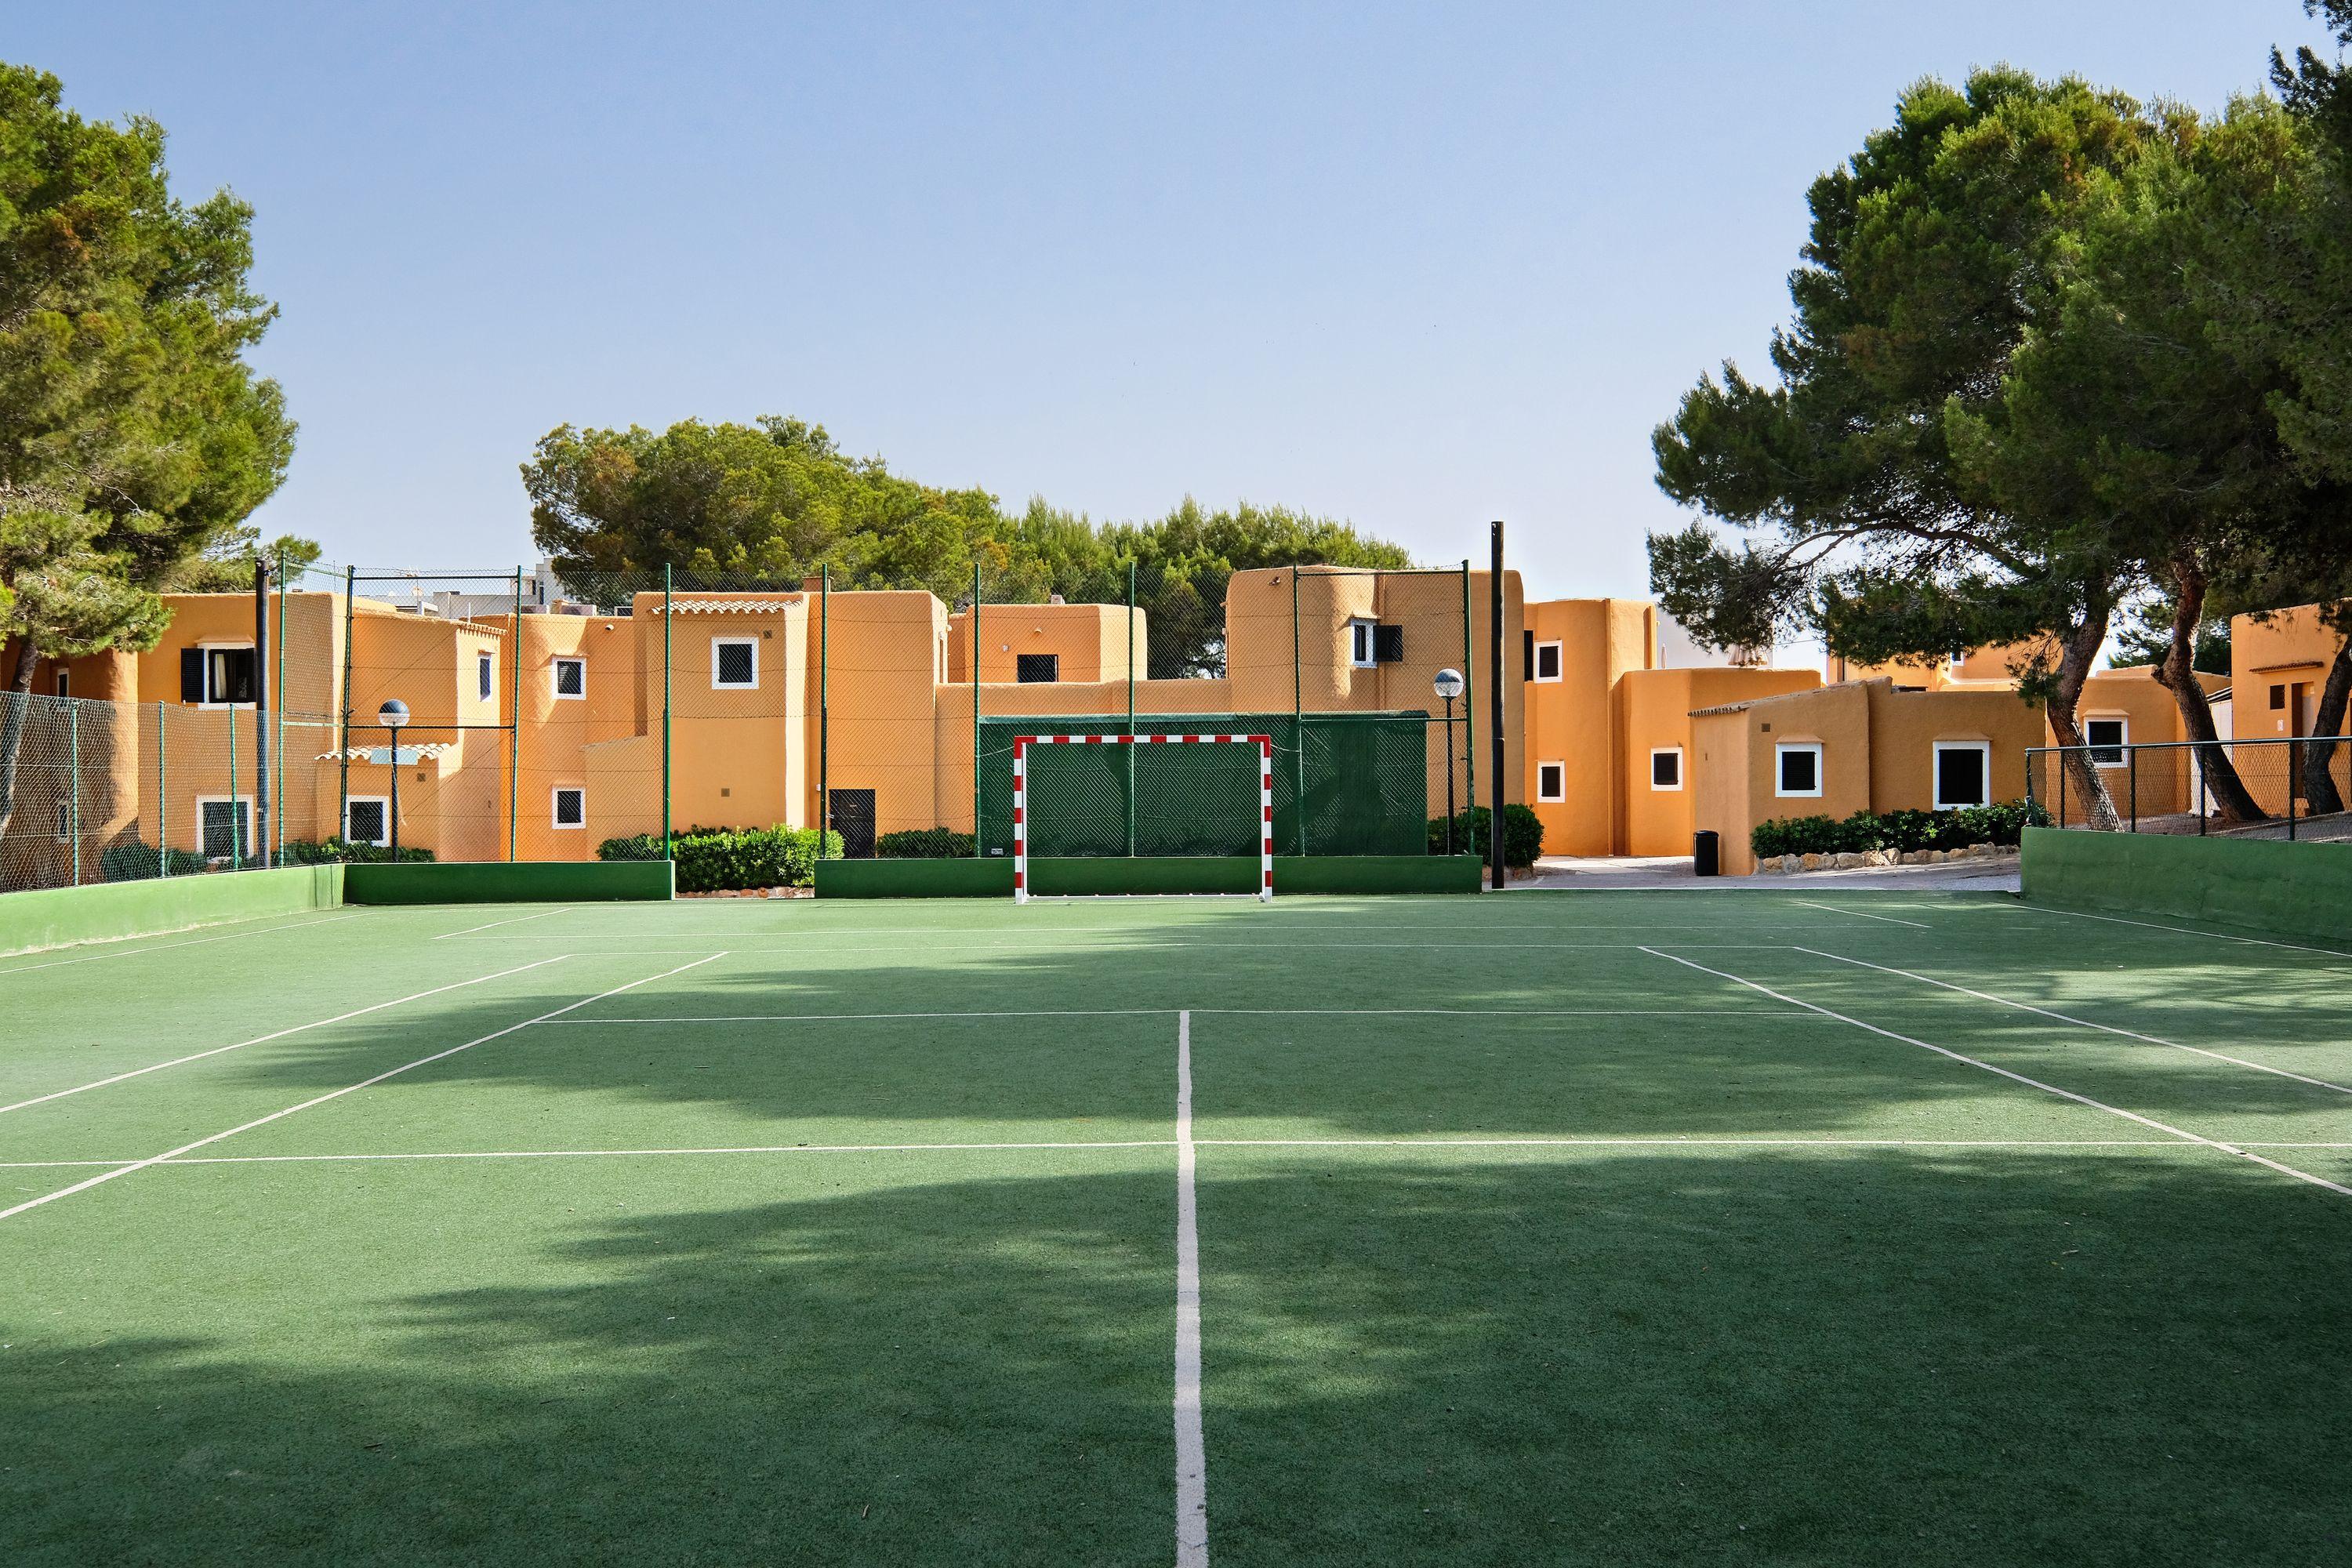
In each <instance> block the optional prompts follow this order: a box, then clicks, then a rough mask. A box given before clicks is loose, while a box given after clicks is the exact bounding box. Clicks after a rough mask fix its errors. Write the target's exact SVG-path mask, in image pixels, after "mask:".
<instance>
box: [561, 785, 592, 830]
mask: <svg viewBox="0 0 2352 1568" xmlns="http://www.w3.org/2000/svg"><path fill="white" fill-rule="evenodd" d="M555 826H558V827H585V826H588V792H587V791H586V790H583V789H558V790H557V791H556V792H555Z"/></svg>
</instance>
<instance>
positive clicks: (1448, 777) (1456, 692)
mask: <svg viewBox="0 0 2352 1568" xmlns="http://www.w3.org/2000/svg"><path fill="white" fill-rule="evenodd" d="M1436 686H1437V694H1438V695H1439V696H1440V697H1443V698H1444V699H1445V852H1446V853H1447V854H1448V855H1451V854H1453V853H1454V699H1455V698H1457V697H1459V696H1461V695H1462V672H1461V671H1460V670H1458V669H1441V670H1439V671H1438V672H1437V681H1436Z"/></svg>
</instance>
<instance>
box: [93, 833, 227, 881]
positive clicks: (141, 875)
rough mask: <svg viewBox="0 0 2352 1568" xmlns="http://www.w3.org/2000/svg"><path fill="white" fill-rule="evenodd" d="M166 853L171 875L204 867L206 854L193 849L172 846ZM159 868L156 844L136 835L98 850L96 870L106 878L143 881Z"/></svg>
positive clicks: (187, 874) (190, 873) (183, 874)
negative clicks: (156, 858) (148, 842)
mask: <svg viewBox="0 0 2352 1568" xmlns="http://www.w3.org/2000/svg"><path fill="white" fill-rule="evenodd" d="M166 856H167V858H169V860H170V861H171V867H170V874H171V875H173V876H174V877H193V876H196V875H198V874H200V873H201V872H202V871H203V870H204V869H205V858H204V857H203V856H201V855H199V854H197V853H196V852H195V851H194V850H193V849H173V850H169V851H167V852H166ZM161 872H162V868H159V867H158V866H157V865H156V863H155V847H154V846H153V845H152V844H147V843H142V841H140V840H139V839H136V838H121V839H117V840H116V841H115V842H113V843H111V844H110V845H108V846H107V847H105V848H103V849H101V850H100V851H99V852H98V874H99V876H100V878H101V879H104V880H106V881H109V882H142V881H145V880H146V879H148V878H150V877H153V876H157V875H160V874H161Z"/></svg>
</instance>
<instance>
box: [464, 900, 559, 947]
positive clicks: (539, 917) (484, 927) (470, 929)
mask: <svg viewBox="0 0 2352 1568" xmlns="http://www.w3.org/2000/svg"><path fill="white" fill-rule="evenodd" d="M578 907H579V906H578V905H576V904H567V905H564V906H562V907H561V908H557V909H552V910H540V911H539V913H537V914H535V915H517V916H515V917H514V918H513V919H511V920H503V921H485V922H484V923H483V924H481V925H478V926H467V928H466V929H465V930H464V931H443V932H442V933H441V934H440V935H439V936H436V937H435V938H433V939H432V940H433V941H435V942H447V941H448V940H449V939H450V938H451V937H453V936H471V935H473V934H474V933H475V932H476V931H488V930H489V929H490V927H492V926H519V925H520V924H522V922H523V921H543V920H545V919H546V918H547V917H548V916H550V915H560V914H563V913H565V912H566V911H567V910H572V909H577V908H578ZM558 940H561V939H560V938H559V939H558Z"/></svg>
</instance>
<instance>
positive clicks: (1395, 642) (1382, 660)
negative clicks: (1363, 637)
mask: <svg viewBox="0 0 2352 1568" xmlns="http://www.w3.org/2000/svg"><path fill="white" fill-rule="evenodd" d="M1372 662H1373V663H1374V664H1402V663H1403V662H1404V628H1403V627H1402V626H1374V627H1373V628H1372Z"/></svg>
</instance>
